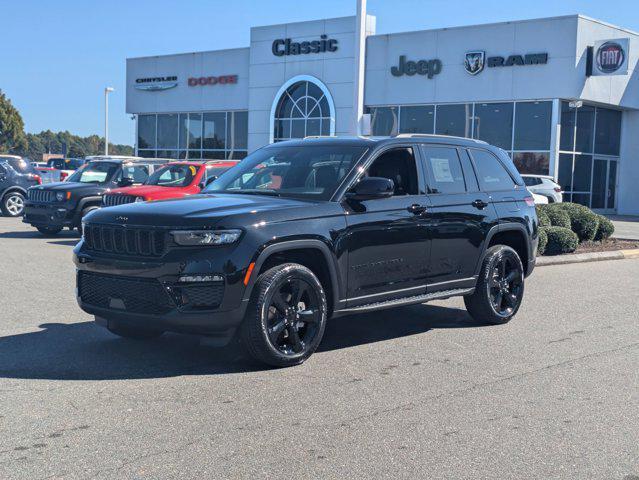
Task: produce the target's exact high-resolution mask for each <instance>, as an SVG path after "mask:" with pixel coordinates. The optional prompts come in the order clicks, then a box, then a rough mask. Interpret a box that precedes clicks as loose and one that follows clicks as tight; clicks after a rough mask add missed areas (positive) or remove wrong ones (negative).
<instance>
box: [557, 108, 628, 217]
mask: <svg viewBox="0 0 639 480" xmlns="http://www.w3.org/2000/svg"><path fill="white" fill-rule="evenodd" d="M620 141H621V111H619V110H612V109H609V108H602V107H595V106H592V105H582V106H581V107H579V108H571V107H570V104H569V102H565V101H564V102H561V134H560V139H559V158H558V163H559V164H558V175H557V178H558V182H559V184H560V185H561V187H562V189H563V190H564V201H566V202H576V203H581V204H583V205H586V206H588V207H590V208H594V209H600V210H613V209H614V208H615V196H616V184H617V162H618V161H619V145H620Z"/></svg>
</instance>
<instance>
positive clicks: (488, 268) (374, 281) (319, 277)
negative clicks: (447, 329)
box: [74, 135, 537, 366]
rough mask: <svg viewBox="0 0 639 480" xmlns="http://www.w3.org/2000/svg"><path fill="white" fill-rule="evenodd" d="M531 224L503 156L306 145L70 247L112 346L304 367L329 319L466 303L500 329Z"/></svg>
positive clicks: (511, 308) (254, 158) (81, 294)
mask: <svg viewBox="0 0 639 480" xmlns="http://www.w3.org/2000/svg"><path fill="white" fill-rule="evenodd" d="M536 250H537V217H536V214H535V209H534V206H533V200H532V198H531V196H530V193H529V192H528V191H527V190H526V188H525V186H524V182H523V181H522V179H521V177H520V176H519V174H518V173H517V171H516V170H515V168H514V166H513V164H512V162H511V161H510V159H509V157H508V155H507V154H506V153H505V152H504V151H502V150H500V149H498V148H495V147H492V146H490V145H487V144H485V143H483V142H478V141H473V140H467V139H458V138H454V137H438V136H416V135H413V136H399V137H395V138H390V139H383V140H373V139H364V138H354V139H344V138H324V139H321V138H320V139H306V140H300V141H289V142H283V143H277V144H273V145H269V146H267V147H264V148H262V149H260V150H258V151H256V152H254V153H253V154H252V155H250V156H249V157H247V158H246V159H245V160H244V161H242V162H241V163H240V164H239V165H238V166H236V167H234V168H232V169H231V170H229V171H228V172H226V173H225V174H223V175H222V176H221V177H220V178H219V179H218V180H216V181H215V182H214V183H212V184H211V185H210V186H209V187H207V189H206V190H205V192H204V193H203V194H201V195H194V196H191V197H188V198H186V199H182V200H168V201H160V202H153V203H144V204H129V205H122V206H119V207H114V208H108V209H101V210H97V211H95V212H93V213H91V214H90V215H89V216H88V217H87V218H86V220H85V225H84V237H83V241H81V242H80V243H79V244H78V245H77V246H76V247H75V250H74V252H75V256H74V259H75V263H76V265H77V269H78V273H77V287H78V288H77V295H78V302H79V304H80V306H81V307H82V309H83V310H85V311H86V312H88V313H91V314H93V315H95V319H96V322H97V323H99V324H100V325H103V326H105V327H106V328H108V329H109V330H110V331H112V332H113V333H115V334H117V335H121V336H125V337H136V338H151V337H155V336H158V335H161V334H162V332H164V331H174V332H188V333H199V334H203V335H208V336H211V337H216V338H217V339H218V340H219V343H220V344H224V343H225V342H228V341H229V340H230V339H231V337H232V336H233V335H234V334H235V333H236V331H237V332H238V333H239V334H240V336H241V339H242V341H243V343H244V345H245V346H246V348H247V350H248V351H249V353H250V354H251V355H252V356H253V357H255V358H256V359H258V360H261V361H263V362H266V363H268V364H271V365H277V366H288V365H295V364H299V363H301V362H303V361H304V360H305V359H306V358H308V357H309V356H310V355H311V354H312V353H313V352H314V351H315V349H316V348H317V347H318V345H319V343H320V341H321V339H322V335H323V333H324V328H325V326H326V321H327V318H328V317H331V316H333V317H335V316H338V315H343V314H347V313H355V312H364V311H371V310H378V309H383V308H388V307H395V306H399V305H407V304H414V303H421V302H426V301H429V300H434V299H441V298H448V297H451V296H456V295H463V296H464V300H465V303H466V306H467V308H468V311H469V312H470V314H471V315H472V316H473V317H475V318H479V319H481V320H483V321H486V322H488V323H493V324H497V323H505V322H507V321H509V320H510V319H511V318H512V317H513V316H514V315H515V313H516V312H517V310H518V308H519V306H520V304H521V301H522V297H523V293H524V277H526V276H527V275H529V274H530V273H531V272H532V270H533V267H534V265H535V255H536Z"/></svg>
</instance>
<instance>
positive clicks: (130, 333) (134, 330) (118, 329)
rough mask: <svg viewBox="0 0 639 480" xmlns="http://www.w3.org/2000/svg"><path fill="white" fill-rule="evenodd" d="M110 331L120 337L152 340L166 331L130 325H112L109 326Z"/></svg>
mask: <svg viewBox="0 0 639 480" xmlns="http://www.w3.org/2000/svg"><path fill="white" fill-rule="evenodd" d="M107 330H109V332H111V333H113V334H114V335H117V336H118V337H124V338H131V339H133V340H150V339H152V338H157V337H159V336H161V335H162V334H163V333H164V332H163V331H161V330H151V329H147V328H138V327H128V326H126V327H125V326H123V325H117V324H115V325H112V324H110V325H109V326H108V327H107Z"/></svg>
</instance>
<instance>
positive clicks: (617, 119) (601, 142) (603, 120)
mask: <svg viewBox="0 0 639 480" xmlns="http://www.w3.org/2000/svg"><path fill="white" fill-rule="evenodd" d="M596 132H597V134H596V137H595V153H602V154H604V155H619V141H620V138H621V112H620V111H618V110H609V109H607V108H598V109H597V128H596Z"/></svg>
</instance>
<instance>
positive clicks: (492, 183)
mask: <svg viewBox="0 0 639 480" xmlns="http://www.w3.org/2000/svg"><path fill="white" fill-rule="evenodd" d="M470 154H471V156H472V158H473V161H474V163H475V168H476V170H477V177H478V180H479V185H480V187H481V189H482V190H484V191H486V192H496V191H500V190H513V189H514V188H515V186H516V185H517V183H516V182H515V180H513V176H512V173H511V172H509V171H508V170H507V169H506V167H505V166H504V164H503V163H502V161H500V160H498V159H497V157H496V156H495V155H493V154H492V153H491V152H488V151H486V150H479V149H475V148H473V149H470ZM511 163H512V162H511ZM513 168H514V167H513ZM517 177H518V178H519V180H521V176H519V174H517ZM521 185H523V180H522V181H521Z"/></svg>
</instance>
